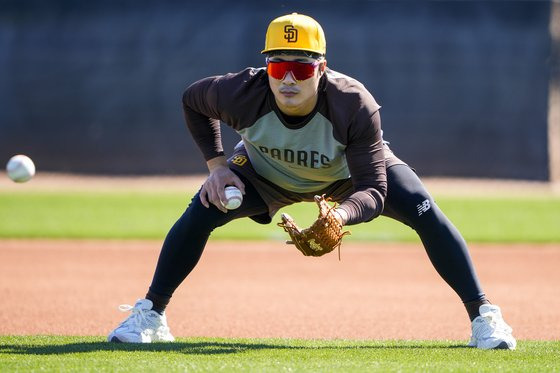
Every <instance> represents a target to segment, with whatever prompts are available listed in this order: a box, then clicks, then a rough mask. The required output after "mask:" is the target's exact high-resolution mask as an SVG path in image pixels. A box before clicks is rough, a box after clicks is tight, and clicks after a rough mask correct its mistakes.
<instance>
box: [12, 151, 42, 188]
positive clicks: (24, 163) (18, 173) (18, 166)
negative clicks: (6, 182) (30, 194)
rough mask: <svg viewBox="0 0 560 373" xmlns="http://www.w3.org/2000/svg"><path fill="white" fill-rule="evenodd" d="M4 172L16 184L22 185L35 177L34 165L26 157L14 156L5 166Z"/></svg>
mask: <svg viewBox="0 0 560 373" xmlns="http://www.w3.org/2000/svg"><path fill="white" fill-rule="evenodd" d="M6 172H7V173H8V177H9V178H10V179H12V180H13V181H15V182H16V183H24V182H26V181H28V180H29V179H31V178H32V177H33V175H35V164H34V163H33V161H32V160H31V158H29V157H28V156H26V155H22V154H18V155H14V156H13V157H12V158H10V160H9V161H8V164H7V165H6Z"/></svg>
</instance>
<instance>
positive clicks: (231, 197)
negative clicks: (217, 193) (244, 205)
mask: <svg viewBox="0 0 560 373" xmlns="http://www.w3.org/2000/svg"><path fill="white" fill-rule="evenodd" d="M224 192H225V194H226V201H225V203H223V205H224V207H225V208H226V209H228V210H235V209H236V208H238V207H239V206H241V202H243V194H241V191H240V190H239V189H237V188H236V187H234V186H227V187H226V189H225V190H224Z"/></svg>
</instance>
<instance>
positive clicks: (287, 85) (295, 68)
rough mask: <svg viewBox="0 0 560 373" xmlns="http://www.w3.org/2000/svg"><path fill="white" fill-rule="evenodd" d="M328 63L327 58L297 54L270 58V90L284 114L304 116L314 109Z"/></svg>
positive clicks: (268, 69) (268, 66)
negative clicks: (318, 58)
mask: <svg viewBox="0 0 560 373" xmlns="http://www.w3.org/2000/svg"><path fill="white" fill-rule="evenodd" d="M325 66H326V61H325V60H324V59H321V60H316V59H313V58H310V57H304V56H297V55H280V56H274V57H270V58H269V59H268V64H267V71H268V81H269V85H270V89H271V90H272V93H273V94H274V98H275V99H276V104H277V105H278V107H279V108H280V110H281V111H282V112H283V113H284V114H287V115H293V116H303V115H307V114H309V113H310V112H311V111H312V110H313V108H314V107H315V104H316V103H317V97H318V87H319V80H320V79H321V76H322V75H323V72H324V69H325Z"/></svg>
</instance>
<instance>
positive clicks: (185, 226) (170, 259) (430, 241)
mask: <svg viewBox="0 0 560 373" xmlns="http://www.w3.org/2000/svg"><path fill="white" fill-rule="evenodd" d="M241 179H242V180H243V182H244V183H245V191H246V194H245V196H244V199H243V204H242V205H241V207H239V208H238V209H236V210H230V211H228V212H227V213H223V212H221V211H220V210H218V209H217V208H215V207H214V206H213V205H210V207H209V208H206V207H204V206H203V205H202V203H201V202H200V199H199V198H198V194H197V195H196V196H195V197H194V198H193V199H192V201H191V203H190V205H189V206H188V208H187V210H186V211H185V212H184V213H183V215H182V216H181V217H180V218H179V220H178V221H177V222H176V223H175V224H174V225H173V227H172V228H171V230H170V231H169V233H168V235H167V237H166V239H165V241H164V243H163V248H162V250H161V253H160V256H159V260H158V263H157V267H156V271H155V274H154V278H153V281H152V285H151V286H150V293H153V294H157V295H158V296H159V297H162V298H170V297H171V295H172V294H173V292H174V291H175V289H177V287H178V286H179V285H180V284H181V282H183V280H184V279H185V278H186V277H187V276H188V275H189V273H190V272H191V271H192V270H193V268H194V267H195V266H196V264H197V263H198V260H199V259H200V257H201V255H202V251H203V250H204V247H205V245H206V241H207V240H208V237H209V236H210V233H211V232H212V231H213V230H214V229H215V228H217V227H219V226H222V225H224V224H226V223H228V222H230V221H232V220H234V219H238V218H242V217H247V216H251V215H258V214H262V213H266V212H267V211H268V209H267V207H266V205H265V203H264V201H263V200H262V199H261V198H260V196H259V194H258V193H257V191H256V190H255V188H253V186H252V185H251V184H250V183H249V182H248V181H247V180H246V179H244V178H243V177H241ZM387 180H388V191H387V198H386V200H385V209H384V211H383V215H386V216H389V217H391V218H394V219H396V220H398V221H401V222H403V223H405V224H407V225H408V226H410V227H411V228H413V229H414V230H416V232H417V233H418V235H419V236H420V239H421V240H422V243H423V244H424V247H425V249H426V252H427V253H428V256H429V258H430V260H431V262H432V264H433V265H434V267H435V269H436V270H437V271H438V273H439V274H440V276H441V277H442V278H443V279H444V280H445V281H446V282H447V283H448V284H449V285H450V286H451V288H453V290H455V292H456V293H457V294H458V295H459V297H460V298H461V300H462V301H463V302H469V301H474V300H478V299H480V298H482V297H483V296H484V293H483V292H482V290H481V289H480V285H479V282H478V279H477V276H476V273H475V271H474V268H473V265H472V263H471V260H470V256H469V252H468V249H467V245H466V243H465V241H464V240H463V237H462V236H461V234H460V233H459V232H458V231H457V229H456V228H455V227H454V226H453V224H451V222H450V221H449V220H448V219H447V217H446V216H445V215H444V214H443V213H442V212H441V210H440V209H439V208H438V206H437V205H436V204H435V202H434V200H433V199H432V197H431V196H430V195H429V193H428V192H427V191H426V189H425V188H424V186H423V184H422V182H421V181H420V179H419V178H418V176H416V174H415V173H414V171H412V170H411V169H410V168H409V167H408V166H406V165H395V166H392V167H390V168H388V169H387ZM370 224H375V222H372V223H370Z"/></svg>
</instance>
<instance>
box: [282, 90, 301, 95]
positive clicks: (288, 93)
mask: <svg viewBox="0 0 560 373" xmlns="http://www.w3.org/2000/svg"><path fill="white" fill-rule="evenodd" d="M280 93H281V94H282V96H284V97H293V96H295V95H297V94H298V93H299V92H298V91H296V90H291V89H281V90H280Z"/></svg>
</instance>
